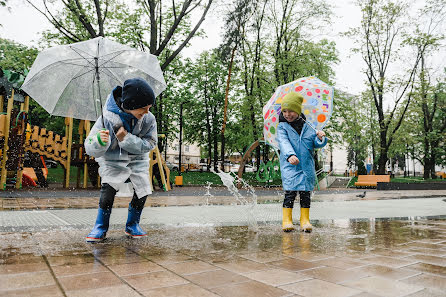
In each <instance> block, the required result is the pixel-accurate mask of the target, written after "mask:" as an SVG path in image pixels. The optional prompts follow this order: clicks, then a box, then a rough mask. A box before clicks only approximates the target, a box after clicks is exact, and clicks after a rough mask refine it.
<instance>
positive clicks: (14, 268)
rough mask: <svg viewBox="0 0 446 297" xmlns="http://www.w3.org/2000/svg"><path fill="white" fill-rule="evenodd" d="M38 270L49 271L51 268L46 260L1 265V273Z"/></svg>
mask: <svg viewBox="0 0 446 297" xmlns="http://www.w3.org/2000/svg"><path fill="white" fill-rule="evenodd" d="M36 271H49V269H48V266H47V265H46V263H45V262H37V263H29V264H3V265H0V275H1V274H17V273H23V272H36Z"/></svg>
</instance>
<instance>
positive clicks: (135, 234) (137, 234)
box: [125, 205, 147, 238]
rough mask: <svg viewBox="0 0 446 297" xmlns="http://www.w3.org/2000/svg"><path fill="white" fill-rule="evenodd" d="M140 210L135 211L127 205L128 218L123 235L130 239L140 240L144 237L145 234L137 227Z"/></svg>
mask: <svg viewBox="0 0 446 297" xmlns="http://www.w3.org/2000/svg"><path fill="white" fill-rule="evenodd" d="M141 213H142V209H141V210H137V209H136V208H133V207H132V206H131V205H129V216H128V218H127V223H126V224H125V234H126V235H127V236H129V237H132V238H141V237H143V236H146V235H147V233H146V232H144V230H142V229H141V227H140V226H139V220H140V218H141Z"/></svg>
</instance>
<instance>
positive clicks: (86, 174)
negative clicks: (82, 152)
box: [82, 120, 90, 189]
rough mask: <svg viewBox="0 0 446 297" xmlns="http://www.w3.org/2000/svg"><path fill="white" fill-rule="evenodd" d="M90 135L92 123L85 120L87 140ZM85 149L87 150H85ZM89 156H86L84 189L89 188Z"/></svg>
mask: <svg viewBox="0 0 446 297" xmlns="http://www.w3.org/2000/svg"><path fill="white" fill-rule="evenodd" d="M88 134H90V121H88V120H85V138H87V136H88ZM83 149H85V148H83ZM88 158H89V157H88V156H86V158H85V162H84V183H83V185H82V187H83V188H84V189H86V188H87V182H88V179H87V178H88V164H87V160H88Z"/></svg>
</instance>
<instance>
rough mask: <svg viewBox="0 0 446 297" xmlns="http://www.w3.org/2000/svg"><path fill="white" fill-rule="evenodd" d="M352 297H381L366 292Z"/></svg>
mask: <svg viewBox="0 0 446 297" xmlns="http://www.w3.org/2000/svg"><path fill="white" fill-rule="evenodd" d="M352 297H381V296H378V295H375V294H372V293H368V292H362V293H359V294H357V295H353V296H352Z"/></svg>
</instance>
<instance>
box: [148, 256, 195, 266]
mask: <svg viewBox="0 0 446 297" xmlns="http://www.w3.org/2000/svg"><path fill="white" fill-rule="evenodd" d="M149 259H150V260H151V261H153V262H155V263H157V264H160V265H167V264H172V263H180V262H185V261H190V260H193V257H191V256H188V255H183V254H168V255H160V256H150V257H149Z"/></svg>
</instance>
